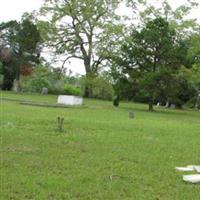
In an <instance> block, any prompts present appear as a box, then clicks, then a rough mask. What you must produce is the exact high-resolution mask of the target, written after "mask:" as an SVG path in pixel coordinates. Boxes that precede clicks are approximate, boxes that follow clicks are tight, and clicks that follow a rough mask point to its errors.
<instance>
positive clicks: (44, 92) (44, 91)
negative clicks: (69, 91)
mask: <svg viewBox="0 0 200 200" xmlns="http://www.w3.org/2000/svg"><path fill="white" fill-rule="evenodd" d="M42 94H44V95H45V94H48V88H46V87H43V88H42Z"/></svg>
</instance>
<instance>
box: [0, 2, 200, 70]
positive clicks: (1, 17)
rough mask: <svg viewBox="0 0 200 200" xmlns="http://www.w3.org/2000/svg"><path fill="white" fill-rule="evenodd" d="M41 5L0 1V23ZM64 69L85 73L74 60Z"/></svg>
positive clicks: (18, 18) (175, 4)
mask: <svg viewBox="0 0 200 200" xmlns="http://www.w3.org/2000/svg"><path fill="white" fill-rule="evenodd" d="M149 2H150V3H152V2H153V3H154V5H155V3H156V2H159V0H149ZM169 2H170V5H171V6H172V7H173V8H176V7H177V6H179V5H181V4H184V3H185V0H169ZM199 3H200V1H199ZM42 4H43V0H0V23H1V22H3V21H9V20H20V18H21V16H22V14H23V13H24V12H31V11H33V10H38V9H39V8H40V7H41V5H42ZM121 12H123V13H126V11H125V10H121ZM199 13H200V7H199V8H198V9H195V10H194V11H193V12H192V13H191V18H197V19H198V21H200V14H199ZM66 67H67V68H68V69H71V70H72V71H73V72H74V73H79V74H84V73H85V70H84V66H83V63H82V62H80V61H79V60H76V59H73V60H71V63H70V64H68V65H67V66H66Z"/></svg>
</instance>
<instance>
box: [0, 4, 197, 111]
mask: <svg viewBox="0 0 200 200" xmlns="http://www.w3.org/2000/svg"><path fill="white" fill-rule="evenodd" d="M160 3H161V5H160V7H155V6H153V5H150V4H149V2H148V1H147V2H146V1H141V0H124V1H118V0H112V1H105V0H100V1H91V0H68V1H66V0H44V5H43V6H42V8H41V9H40V10H39V11H38V12H36V13H29V14H26V15H24V16H23V17H22V19H21V21H20V22H17V21H9V22H4V23H1V24H0V86H1V88H2V89H3V90H11V89H14V90H15V91H24V92H25V91H26V92H41V88H42V87H47V88H49V92H50V93H54V94H59V93H65V94H66V93H67V94H71V93H73V94H77V95H83V96H85V97H90V98H91V97H94V98H101V99H112V98H113V97H115V98H114V99H115V102H116V101H119V100H133V101H138V102H144V103H148V104H149V110H150V111H152V110H153V105H155V104H156V103H158V102H159V104H162V105H166V106H170V104H175V105H176V107H178V108H182V106H183V105H185V104H188V105H189V106H190V107H194V108H198V106H199V101H200V100H199V99H200V98H199V94H200V81H199V80H200V48H199V47H200V26H199V23H198V22H197V21H195V20H193V19H189V18H186V16H188V14H189V13H190V12H191V11H192V9H193V8H194V7H196V6H197V2H195V1H187V3H186V4H184V5H181V6H179V7H178V8H176V9H175V10H174V9H172V8H171V6H170V4H169V3H168V2H167V1H166V0H162V1H160ZM122 4H124V5H126V6H127V8H129V9H132V13H133V16H125V15H124V16H122V15H119V14H117V13H118V12H117V10H118V9H119V8H120V6H121V5H122ZM134 19H137V20H134ZM43 49H48V50H50V51H51V53H53V55H54V57H53V61H56V60H61V58H64V59H63V60H62V61H63V63H62V65H61V66H60V67H59V68H53V67H52V65H53V63H50V64H49V63H48V62H47V61H45V60H44V58H42V57H41V56H40V55H41V52H42V50H43ZM72 58H76V59H79V60H81V61H82V62H83V65H84V67H85V72H86V75H84V76H74V75H72V74H71V73H70V74H67V73H66V69H65V64H66V62H68V61H70V59H72ZM72 80H74V81H72ZM117 104H118V103H117Z"/></svg>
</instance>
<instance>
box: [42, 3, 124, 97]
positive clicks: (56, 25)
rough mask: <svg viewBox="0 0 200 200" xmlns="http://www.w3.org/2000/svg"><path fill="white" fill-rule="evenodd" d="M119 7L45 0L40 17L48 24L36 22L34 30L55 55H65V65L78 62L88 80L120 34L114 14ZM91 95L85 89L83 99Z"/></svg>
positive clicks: (120, 30) (90, 92)
mask: <svg viewBox="0 0 200 200" xmlns="http://www.w3.org/2000/svg"><path fill="white" fill-rule="evenodd" d="M119 3H120V1H118V0H112V1H103V0H100V1H91V0H69V1H63V0H53V1H50V0H45V4H44V5H43V7H42V8H41V10H40V14H41V15H42V16H48V18H50V22H49V21H48V22H47V21H43V22H42V21H39V22H38V27H39V28H40V29H41V32H42V35H43V36H44V39H45V41H46V44H47V45H48V46H50V47H51V48H53V49H54V50H55V53H56V54H57V55H65V57H66V59H65V62H66V61H67V60H69V59H71V58H77V59H80V60H82V61H83V63H84V67H85V71H86V74H87V75H88V76H90V75H93V74H98V72H99V69H100V66H103V64H104V63H105V60H106V59H107V58H108V57H109V56H108V54H109V52H110V51H112V50H113V49H114V47H115V46H116V45H117V42H118V40H117V39H118V38H119V37H121V35H122V32H123V25H122V23H120V17H119V16H118V15H116V12H115V11H116V9H117V8H118V5H119ZM49 13H50V15H49ZM45 33H46V35H45ZM99 33H100V34H99ZM86 83H87V82H86ZM92 94H93V92H92V88H91V87H90V86H89V85H88V86H86V87H85V96H87V97H92Z"/></svg>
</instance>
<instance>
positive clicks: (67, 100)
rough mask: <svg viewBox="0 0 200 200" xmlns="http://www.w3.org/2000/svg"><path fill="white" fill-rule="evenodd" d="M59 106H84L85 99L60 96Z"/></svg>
mask: <svg viewBox="0 0 200 200" xmlns="http://www.w3.org/2000/svg"><path fill="white" fill-rule="evenodd" d="M57 103H58V104H64V105H70V106H75V105H82V104H83V98H82V97H78V96H72V95H59V96H58V101H57Z"/></svg>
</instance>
